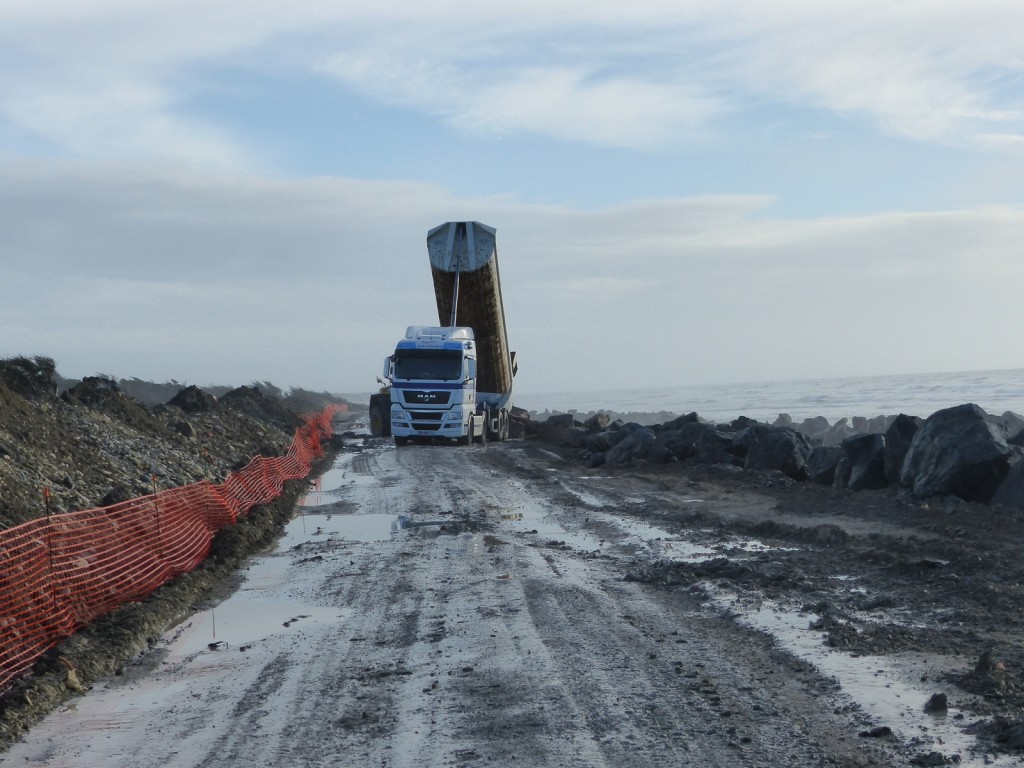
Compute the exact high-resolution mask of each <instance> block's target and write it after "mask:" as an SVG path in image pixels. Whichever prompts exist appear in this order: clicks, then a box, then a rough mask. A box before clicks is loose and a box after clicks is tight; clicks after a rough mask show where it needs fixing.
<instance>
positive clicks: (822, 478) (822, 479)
mask: <svg viewBox="0 0 1024 768" xmlns="http://www.w3.org/2000/svg"><path fill="white" fill-rule="evenodd" d="M845 456H846V452H845V451H844V450H843V449H842V448H840V447H839V446H838V445H817V446H815V447H814V448H812V449H811V452H810V454H809V455H808V456H807V479H808V480H810V481H811V482H812V483H820V484H821V485H832V484H833V483H834V482H835V479H836V467H837V466H838V464H839V461H840V459H843V458H845ZM843 487H845V483H844V485H843Z"/></svg>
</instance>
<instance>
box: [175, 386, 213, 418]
mask: <svg viewBox="0 0 1024 768" xmlns="http://www.w3.org/2000/svg"><path fill="white" fill-rule="evenodd" d="M167 404H168V405H174V406H177V407H178V408H181V410H183V411H185V412H186V413H205V412H206V411H212V410H213V409H214V408H216V407H217V398H215V397H214V396H213V395H208V394H206V393H205V392H203V390H201V389H200V388H199V387H197V386H195V385H194V384H192V385H189V386H187V387H185V388H183V389H182V390H181V391H180V392H178V394H176V395H175V396H174V397H172V398H171V399H170V400H169V401H168V403H167Z"/></svg>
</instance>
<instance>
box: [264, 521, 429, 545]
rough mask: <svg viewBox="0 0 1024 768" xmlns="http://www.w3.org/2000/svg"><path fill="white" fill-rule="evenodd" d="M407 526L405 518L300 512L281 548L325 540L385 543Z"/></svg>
mask: <svg viewBox="0 0 1024 768" xmlns="http://www.w3.org/2000/svg"><path fill="white" fill-rule="evenodd" d="M411 522H412V521H411V519H410V518H409V517H407V516H405V515H387V514H365V515H359V514H344V515H336V514H323V513H316V512H300V513H299V515H298V517H296V518H295V519H294V520H292V521H291V522H290V523H289V524H288V527H287V528H285V532H284V536H283V537H282V539H281V546H282V547H283V548H285V549H290V548H291V547H294V546H296V545H298V544H301V543H303V542H307V541H323V540H329V539H343V540H345V541H358V542H363V543H371V542H375V541H387V540H388V539H390V538H391V537H392V536H394V535H395V534H396V533H398V532H399V531H401V530H403V529H405V528H408V527H409V526H410V524H411Z"/></svg>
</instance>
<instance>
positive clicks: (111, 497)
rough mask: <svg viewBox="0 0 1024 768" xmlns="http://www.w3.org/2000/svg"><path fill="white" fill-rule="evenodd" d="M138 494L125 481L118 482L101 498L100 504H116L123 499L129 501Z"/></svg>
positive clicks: (102, 505) (103, 505) (106, 505)
mask: <svg viewBox="0 0 1024 768" xmlns="http://www.w3.org/2000/svg"><path fill="white" fill-rule="evenodd" d="M137 495H138V494H136V493H133V492H132V489H131V488H129V487H128V486H127V485H125V484H124V483H116V484H115V485H114V487H112V488H111V489H110V490H109V491H107V494H106V496H104V497H103V498H102V499H100V506H101V507H109V506H112V505H114V504H120V503H121V502H122V501H128V500H129V499H133V498H135V497H136V496H137Z"/></svg>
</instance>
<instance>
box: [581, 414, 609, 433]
mask: <svg viewBox="0 0 1024 768" xmlns="http://www.w3.org/2000/svg"><path fill="white" fill-rule="evenodd" d="M609 421H611V416H609V415H608V414H607V413H605V412H604V411H599V412H598V413H595V414H594V415H593V416H591V417H590V418H589V419H587V420H586V421H584V422H583V428H584V429H586V430H588V431H590V432H598V431H600V430H602V429H604V428H605V427H607V426H608V422H609Z"/></svg>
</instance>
